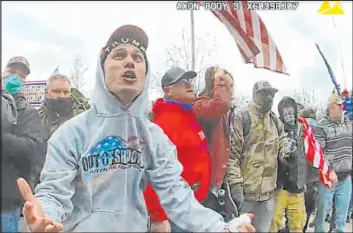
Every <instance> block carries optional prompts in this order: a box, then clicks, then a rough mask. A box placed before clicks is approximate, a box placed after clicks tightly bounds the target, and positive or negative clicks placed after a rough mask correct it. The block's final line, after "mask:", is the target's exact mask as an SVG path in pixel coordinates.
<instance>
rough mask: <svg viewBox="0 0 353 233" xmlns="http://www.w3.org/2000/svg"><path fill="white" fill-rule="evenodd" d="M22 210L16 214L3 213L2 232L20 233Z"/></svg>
mask: <svg viewBox="0 0 353 233" xmlns="http://www.w3.org/2000/svg"><path fill="white" fill-rule="evenodd" d="M20 218H21V210H20V209H19V210H17V211H15V213H1V232H18V227H19V226H18V225H19V222H20Z"/></svg>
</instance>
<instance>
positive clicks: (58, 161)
mask: <svg viewBox="0 0 353 233" xmlns="http://www.w3.org/2000/svg"><path fill="white" fill-rule="evenodd" d="M67 126H68V125H67V124H64V125H62V126H61V127H60V128H58V129H57V130H56V131H55V132H54V134H53V135H52V137H51V138H50V139H49V141H48V149H47V154H46V160H45V164H44V168H43V170H42V173H41V183H40V184H38V185H37V187H36V189H35V196H36V197H37V198H38V199H39V201H40V203H41V205H42V208H43V210H44V213H45V215H46V216H48V217H50V218H51V219H52V220H53V221H54V222H57V223H61V222H63V221H64V220H65V219H66V218H67V216H68V215H70V214H71V213H72V211H73V204H72V202H71V198H72V196H73V195H74V193H75V189H74V186H73V185H72V181H73V180H74V179H75V178H76V175H77V168H78V162H77V159H76V156H77V151H78V150H77V148H76V147H77V146H78V145H77V143H72V142H73V141H77V138H79V136H77V135H75V132H74V131H73V130H71V129H70V133H68V132H67V131H68V129H69V127H67ZM62 135H72V136H71V137H67V136H66V137H63V136H62ZM73 138H76V140H74V139H73Z"/></svg>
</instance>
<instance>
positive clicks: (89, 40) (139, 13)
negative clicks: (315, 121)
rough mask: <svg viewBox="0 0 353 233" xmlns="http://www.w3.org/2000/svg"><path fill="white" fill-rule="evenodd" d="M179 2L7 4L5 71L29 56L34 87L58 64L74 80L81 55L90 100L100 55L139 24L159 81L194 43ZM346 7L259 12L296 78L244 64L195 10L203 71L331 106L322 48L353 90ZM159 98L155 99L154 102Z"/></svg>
mask: <svg viewBox="0 0 353 233" xmlns="http://www.w3.org/2000/svg"><path fill="white" fill-rule="evenodd" d="M176 3H177V2H104V1H99V2H74V1H67V2H39V1H38V2H9V1H6V2H2V3H1V5H2V8H1V11H2V12H1V13H2V59H1V65H2V70H3V69H4V67H5V65H6V63H7V61H8V60H9V59H10V58H11V57H12V56H25V57H26V58H27V59H28V60H29V63H30V65H31V70H32V72H31V74H30V75H29V76H28V80H46V79H47V78H48V77H49V76H50V74H51V73H52V72H53V70H54V69H55V68H56V67H57V66H58V65H59V71H60V73H63V74H67V75H69V74H70V70H71V67H72V61H73V58H74V56H75V55H80V56H81V57H82V59H83V62H84V64H86V66H87V68H88V71H87V72H86V74H85V83H86V85H85V87H84V92H85V93H86V94H87V95H90V93H91V92H92V90H93V87H94V83H95V70H96V63H97V58H98V53H99V51H100V49H101V48H102V47H103V46H104V44H105V43H106V41H107V40H108V38H109V36H110V34H111V33H112V32H113V31H114V30H115V29H116V28H118V27H119V26H121V25H124V24H135V25H137V26H139V27H141V28H143V29H144V30H145V31H146V33H147V35H148V37H149V42H150V43H149V47H148V49H147V54H148V59H149V61H150V67H151V70H152V72H153V73H154V74H155V77H157V78H160V77H161V75H162V74H163V72H165V71H166V69H167V68H168V66H167V59H168V56H167V55H166V51H172V50H171V48H173V46H174V47H175V46H176V47H180V46H181V47H182V41H183V40H182V38H181V32H182V31H184V35H185V37H186V38H190V34H189V32H190V12H189V11H177V10H176ZM341 4H342V6H343V9H344V11H345V14H344V15H335V16H331V15H321V14H318V13H317V10H318V9H319V8H320V5H321V2H300V4H299V7H298V9H297V10H296V11H260V12H258V13H259V15H260V17H261V18H262V20H263V21H264V23H265V25H266V27H267V29H268V31H269V33H270V34H271V36H272V38H273V40H274V41H275V43H276V45H277V47H278V49H279V51H280V53H281V55H282V58H283V60H284V63H285V65H286V67H287V69H288V70H289V73H290V76H287V75H282V74H277V73H274V72H271V71H267V70H263V69H256V68H254V67H253V66H251V65H245V64H244V63H243V62H242V60H241V57H240V53H239V51H238V49H237V46H236V44H235V42H234V40H233V38H232V37H231V35H230V33H229V32H228V31H227V29H226V28H225V26H224V25H223V24H222V23H221V22H220V21H219V20H218V19H217V18H215V17H214V16H213V14H212V13H211V12H209V11H205V10H204V9H201V10H199V11H195V13H194V17H195V37H196V39H195V41H196V47H197V50H200V51H201V52H200V53H199V54H198V55H197V56H198V57H197V62H196V70H198V69H200V67H201V65H200V60H201V59H202V58H204V61H203V66H202V67H204V66H205V65H206V64H207V65H218V66H221V67H224V68H225V69H227V70H229V71H231V72H232V74H233V76H234V78H235V84H236V89H235V92H237V93H243V94H247V95H251V89H252V86H253V85H254V83H255V82H256V81H258V80H268V81H269V82H271V83H272V85H273V86H275V87H277V88H278V89H280V91H279V92H278V94H277V96H276V101H275V102H277V103H278V101H279V100H280V99H281V97H282V96H284V95H290V94H291V93H293V91H294V90H295V89H301V88H305V89H315V90H316V91H317V93H318V97H319V99H320V101H325V100H326V99H327V97H328V96H329V94H330V93H331V91H332V89H333V86H332V83H331V80H330V78H329V74H328V72H327V69H326V66H325V64H324V62H323V61H322V59H321V57H320V55H319V53H318V52H317V49H316V47H315V43H318V44H319V46H320V48H321V50H322V51H323V53H324V54H325V56H326V58H327V59H328V61H329V63H330V65H331V67H332V69H333V71H334V73H335V75H336V78H337V80H338V82H339V83H340V84H341V86H344V83H346V87H348V88H349V89H351V87H352V2H350V1H349V2H343V1H342V2H341ZM334 23H335V26H334ZM186 41H188V40H186ZM188 47H190V46H188ZM211 50H212V51H213V53H212V54H211V55H210V54H209V53H210V51H211ZM176 57H177V56H176ZM342 63H343V68H342ZM183 68H186V67H183ZM343 70H344V72H343ZM344 77H345V78H344ZM344 80H345V82H344ZM156 97H157V93H153V96H152V98H156Z"/></svg>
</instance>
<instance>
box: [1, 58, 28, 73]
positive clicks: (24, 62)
mask: <svg viewBox="0 0 353 233" xmlns="http://www.w3.org/2000/svg"><path fill="white" fill-rule="evenodd" d="M13 64H21V65H23V67H24V68H25V70H26V73H27V74H30V73H31V69H30V66H29V63H28V61H27V59H26V58H24V57H21V56H16V57H12V58H11V59H10V61H9V62H8V63H7V65H6V67H8V66H11V65H13Z"/></svg>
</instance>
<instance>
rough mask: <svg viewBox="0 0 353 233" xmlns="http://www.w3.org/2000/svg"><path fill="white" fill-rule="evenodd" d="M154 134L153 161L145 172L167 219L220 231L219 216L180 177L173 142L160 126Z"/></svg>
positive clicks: (197, 228) (202, 229)
mask: <svg viewBox="0 0 353 233" xmlns="http://www.w3.org/2000/svg"><path fill="white" fill-rule="evenodd" d="M157 134H158V140H156V143H157V145H156V146H155V147H156V150H155V152H154V156H153V160H154V161H153V165H152V168H151V169H148V170H146V173H147V175H148V177H149V180H150V182H151V184H152V187H153V188H154V190H155V191H156V193H157V195H158V197H159V200H160V203H161V204H162V206H163V208H164V210H165V212H166V213H167V215H168V217H169V219H170V220H171V221H172V222H174V223H175V224H177V225H178V226H179V227H181V228H182V229H185V230H188V231H191V232H222V231H223V230H224V228H225V227H226V223H225V222H224V221H223V218H222V216H221V215H219V214H218V213H216V212H215V211H213V210H211V209H207V208H205V207H204V206H202V205H201V204H200V203H199V202H198V201H197V200H196V199H195V196H194V192H193V191H192V190H191V188H190V186H189V185H188V184H187V182H186V181H184V179H183V178H182V177H181V172H182V170H183V168H182V165H181V164H180V162H179V161H178V159H177V152H176V148H175V146H174V145H173V144H172V143H171V142H170V141H169V140H168V138H167V136H166V135H165V134H164V133H163V132H162V130H161V129H160V128H158V132H156V135H157ZM156 139H157V138H156Z"/></svg>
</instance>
